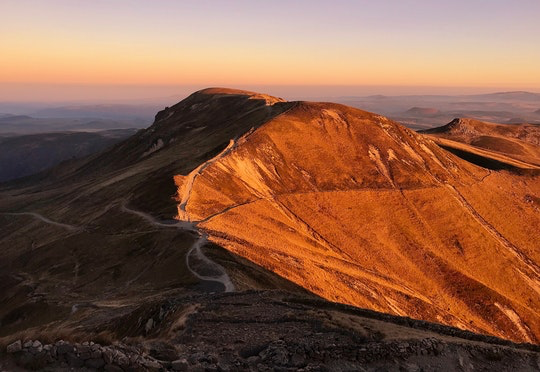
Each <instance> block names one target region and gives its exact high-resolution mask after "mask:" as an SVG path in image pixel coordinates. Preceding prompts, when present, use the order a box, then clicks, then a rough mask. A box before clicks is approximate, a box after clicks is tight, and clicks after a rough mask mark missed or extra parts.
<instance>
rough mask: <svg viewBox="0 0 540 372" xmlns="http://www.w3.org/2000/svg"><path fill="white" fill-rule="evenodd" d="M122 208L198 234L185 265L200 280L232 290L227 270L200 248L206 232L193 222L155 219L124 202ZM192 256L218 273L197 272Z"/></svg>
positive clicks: (158, 224)
mask: <svg viewBox="0 0 540 372" xmlns="http://www.w3.org/2000/svg"><path fill="white" fill-rule="evenodd" d="M122 210H123V211H124V212H127V213H131V214H134V215H136V216H139V217H141V218H143V219H145V220H146V221H147V222H148V223H149V224H151V225H154V226H159V227H167V228H177V229H182V230H186V231H191V232H195V233H197V234H198V236H199V237H198V239H197V240H196V241H195V242H194V243H193V245H192V246H191V248H190V249H189V251H188V253H187V254H186V266H187V268H188V270H189V271H190V272H191V273H192V274H193V275H194V276H196V277H197V278H199V279H200V280H202V281H206V282H217V283H220V284H222V285H223V287H224V290H225V292H234V291H235V287H234V284H233V282H232V281H231V278H230V277H229V275H228V274H227V271H226V270H225V268H224V267H223V266H221V265H220V264H218V263H217V262H214V261H212V260H211V259H209V258H208V257H206V256H205V255H204V253H203V252H202V250H201V247H203V246H204V245H205V244H206V243H207V242H208V234H206V233H204V232H202V233H201V232H200V231H199V230H198V229H197V226H196V224H195V223H192V222H188V221H178V220H169V221H159V220H156V219H155V218H154V217H152V216H151V215H149V214H147V213H144V212H141V211H137V210H134V209H130V208H128V207H127V206H126V205H125V204H124V205H122ZM193 255H194V257H195V258H196V259H197V260H199V261H200V262H204V264H205V265H206V266H207V267H208V268H209V269H211V270H212V271H214V272H216V273H218V274H216V275H212V276H211V275H202V274H199V273H198V272H197V271H196V270H195V269H194V268H193V267H192V265H191V263H190V261H191V259H190V258H191V257H193Z"/></svg>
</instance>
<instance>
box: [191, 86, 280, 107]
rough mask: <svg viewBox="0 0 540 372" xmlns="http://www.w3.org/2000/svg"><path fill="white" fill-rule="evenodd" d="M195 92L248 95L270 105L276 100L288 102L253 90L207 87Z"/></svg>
mask: <svg viewBox="0 0 540 372" xmlns="http://www.w3.org/2000/svg"><path fill="white" fill-rule="evenodd" d="M194 94H206V95H215V96H217V95H234V96H248V97H249V99H262V100H265V101H266V103H267V104H268V105H273V104H274V103H276V102H286V101H285V100H284V99H283V98H279V97H274V96H271V95H268V94H262V93H257V92H251V91H249V90H242V89H232V88H222V87H211V88H205V89H202V90H199V91H197V92H195V93H194Z"/></svg>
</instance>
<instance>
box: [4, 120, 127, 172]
mask: <svg viewBox="0 0 540 372" xmlns="http://www.w3.org/2000/svg"><path fill="white" fill-rule="evenodd" d="M136 131H137V130H136V129H118V130H109V131H102V132H94V133H87V132H67V133H65V132H59V133H42V134H32V135H24V136H12V137H4V138H2V137H0V182H4V181H9V180H12V179H16V178H20V177H24V176H28V175H31V174H34V173H38V172H41V171H43V170H45V169H47V168H50V167H53V166H55V165H57V164H59V163H60V162H62V161H65V160H70V159H74V158H81V157H83V156H86V155H90V154H94V153H96V152H99V151H102V150H104V149H106V148H107V147H109V146H111V145H113V144H115V143H117V142H119V141H121V140H124V139H126V138H127V137H129V136H131V135H133V134H135V132H136Z"/></svg>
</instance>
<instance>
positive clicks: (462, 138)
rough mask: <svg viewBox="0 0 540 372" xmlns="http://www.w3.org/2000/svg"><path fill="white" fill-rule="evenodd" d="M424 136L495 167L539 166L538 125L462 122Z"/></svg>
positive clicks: (539, 144)
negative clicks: (479, 157) (477, 157)
mask: <svg viewBox="0 0 540 372" xmlns="http://www.w3.org/2000/svg"><path fill="white" fill-rule="evenodd" d="M421 132H422V133H425V134H428V135H431V136H432V138H433V139H434V140H435V141H437V142H438V143H439V144H441V145H443V146H446V147H447V148H448V149H450V150H451V151H454V152H455V151H458V152H464V153H467V154H469V156H481V157H482V159H484V161H488V162H491V163H492V164H493V165H494V166H497V164H496V162H498V163H499V165H500V166H502V167H507V168H508V169H512V168H518V169H538V167H539V166H540V125H537V124H512V125H509V124H495V123H487V122H482V121H479V120H474V119H464V118H460V119H454V120H452V121H451V122H450V123H449V124H447V125H445V126H442V127H438V128H433V129H429V130H424V131H421ZM463 144H465V145H470V146H463ZM482 159H479V160H482ZM479 164H480V165H484V166H485V165H486V164H485V163H479Z"/></svg>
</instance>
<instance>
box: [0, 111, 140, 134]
mask: <svg viewBox="0 0 540 372" xmlns="http://www.w3.org/2000/svg"><path fill="white" fill-rule="evenodd" d="M148 124H149V121H143V120H141V119H126V120H113V119H99V118H98V119H96V118H35V117H31V116H28V115H9V116H5V117H0V135H23V134H36V133H50V132H65V131H85V132H89V131H100V130H106V129H128V128H143V127H145V126H147V125H148Z"/></svg>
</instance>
